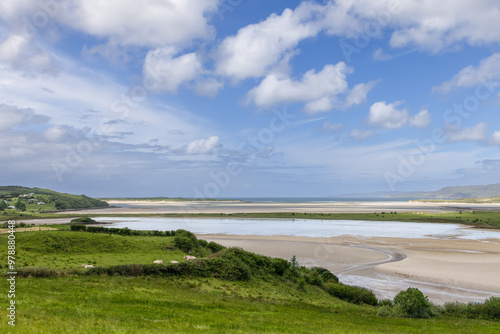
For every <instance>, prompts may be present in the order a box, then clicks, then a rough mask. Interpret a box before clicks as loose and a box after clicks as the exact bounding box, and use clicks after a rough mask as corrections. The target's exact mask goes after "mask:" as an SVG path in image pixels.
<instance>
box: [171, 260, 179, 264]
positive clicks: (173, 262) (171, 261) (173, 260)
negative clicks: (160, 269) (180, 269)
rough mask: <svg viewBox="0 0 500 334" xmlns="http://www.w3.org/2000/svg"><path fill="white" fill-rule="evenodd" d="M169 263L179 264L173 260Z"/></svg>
mask: <svg viewBox="0 0 500 334" xmlns="http://www.w3.org/2000/svg"><path fill="white" fill-rule="evenodd" d="M170 263H179V262H178V261H174V260H172V261H170Z"/></svg>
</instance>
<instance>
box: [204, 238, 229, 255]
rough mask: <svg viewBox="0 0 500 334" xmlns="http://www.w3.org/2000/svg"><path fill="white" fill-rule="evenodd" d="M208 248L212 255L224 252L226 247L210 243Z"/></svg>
mask: <svg viewBox="0 0 500 334" xmlns="http://www.w3.org/2000/svg"><path fill="white" fill-rule="evenodd" d="M207 247H208V248H209V249H210V250H211V251H212V253H217V252H220V251H221V250H223V249H224V248H225V247H224V246H222V245H219V244H218V243H215V242H213V241H210V242H209V243H208V245H207Z"/></svg>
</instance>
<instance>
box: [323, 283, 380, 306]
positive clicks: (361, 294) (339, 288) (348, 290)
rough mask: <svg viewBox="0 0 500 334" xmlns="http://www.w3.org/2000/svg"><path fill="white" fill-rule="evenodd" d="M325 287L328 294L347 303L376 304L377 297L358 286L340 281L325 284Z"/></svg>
mask: <svg viewBox="0 0 500 334" xmlns="http://www.w3.org/2000/svg"><path fill="white" fill-rule="evenodd" d="M325 289H326V291H328V293H329V294H330V295H332V296H334V297H337V298H339V299H342V300H345V301H347V302H349V303H354V304H361V303H364V304H368V305H373V306H375V305H377V304H378V300H377V297H375V295H374V294H373V292H371V291H370V290H368V289H366V288H362V287H359V286H350V285H345V284H342V283H329V284H325Z"/></svg>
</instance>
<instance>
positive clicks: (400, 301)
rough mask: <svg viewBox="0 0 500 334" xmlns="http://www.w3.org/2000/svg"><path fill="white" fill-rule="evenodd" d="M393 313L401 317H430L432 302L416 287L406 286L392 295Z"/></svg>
mask: <svg viewBox="0 0 500 334" xmlns="http://www.w3.org/2000/svg"><path fill="white" fill-rule="evenodd" d="M394 311H395V315H396V316H398V317H402V318H430V317H432V316H434V312H433V311H432V304H431V303H430V302H429V300H428V299H427V297H425V296H424V294H423V293H422V292H421V291H420V290H419V289H417V288H408V289H406V290H405V291H401V292H400V293H398V294H397V295H396V297H394Z"/></svg>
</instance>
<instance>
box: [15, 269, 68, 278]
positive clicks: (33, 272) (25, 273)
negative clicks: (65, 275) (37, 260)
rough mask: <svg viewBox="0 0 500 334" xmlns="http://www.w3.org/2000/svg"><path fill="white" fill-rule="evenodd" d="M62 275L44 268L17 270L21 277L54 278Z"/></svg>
mask: <svg viewBox="0 0 500 334" xmlns="http://www.w3.org/2000/svg"><path fill="white" fill-rule="evenodd" d="M60 274H61V273H60V272H58V271H56V270H55V269H52V268H44V267H27V268H20V269H17V275H18V276H19V277H54V276H59V275H60Z"/></svg>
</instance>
